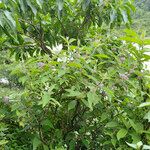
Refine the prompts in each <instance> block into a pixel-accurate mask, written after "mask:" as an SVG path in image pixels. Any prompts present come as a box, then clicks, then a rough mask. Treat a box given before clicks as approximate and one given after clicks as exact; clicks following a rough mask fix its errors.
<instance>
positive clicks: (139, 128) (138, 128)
mask: <svg viewBox="0 0 150 150" xmlns="http://www.w3.org/2000/svg"><path fill="white" fill-rule="evenodd" d="M129 122H130V124H131V126H132V127H133V128H134V130H135V131H136V132H137V133H142V132H143V124H141V123H134V121H133V120H131V119H129Z"/></svg>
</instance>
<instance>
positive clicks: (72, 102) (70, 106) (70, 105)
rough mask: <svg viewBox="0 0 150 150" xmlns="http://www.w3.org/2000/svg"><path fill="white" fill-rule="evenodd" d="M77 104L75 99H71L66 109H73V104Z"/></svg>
mask: <svg viewBox="0 0 150 150" xmlns="http://www.w3.org/2000/svg"><path fill="white" fill-rule="evenodd" d="M76 104H77V101H75V100H74V101H71V102H70V103H69V104H68V111H69V110H71V109H74V108H75V106H76Z"/></svg>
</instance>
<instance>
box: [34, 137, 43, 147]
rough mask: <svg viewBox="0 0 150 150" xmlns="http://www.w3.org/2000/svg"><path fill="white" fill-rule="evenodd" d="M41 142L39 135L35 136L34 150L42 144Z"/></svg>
mask: <svg viewBox="0 0 150 150" xmlns="http://www.w3.org/2000/svg"><path fill="white" fill-rule="evenodd" d="M40 144H41V141H40V140H39V139H38V138H37V137H35V138H34V139H33V150H36V149H37V148H38V147H39V146H40Z"/></svg>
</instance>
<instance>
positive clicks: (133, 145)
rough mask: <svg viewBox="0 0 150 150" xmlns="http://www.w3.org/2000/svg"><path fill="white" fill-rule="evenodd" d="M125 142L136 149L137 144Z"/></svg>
mask: <svg viewBox="0 0 150 150" xmlns="http://www.w3.org/2000/svg"><path fill="white" fill-rule="evenodd" d="M126 143H127V144H128V146H130V147H132V148H134V149H137V145H136V144H131V143H128V142H126Z"/></svg>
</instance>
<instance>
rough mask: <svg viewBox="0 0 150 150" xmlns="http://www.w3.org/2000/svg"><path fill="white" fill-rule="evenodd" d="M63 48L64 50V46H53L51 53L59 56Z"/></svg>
mask: <svg viewBox="0 0 150 150" xmlns="http://www.w3.org/2000/svg"><path fill="white" fill-rule="evenodd" d="M62 48H63V45H62V44H58V45H56V46H53V47H52V50H51V51H52V53H54V54H56V55H57V54H59V53H60V52H61V50H62Z"/></svg>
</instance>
